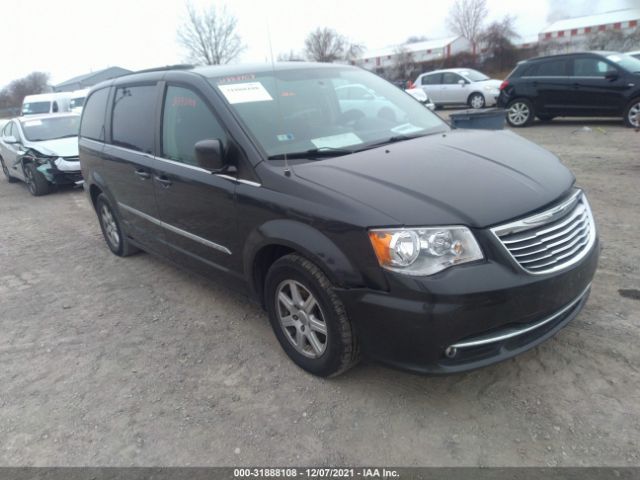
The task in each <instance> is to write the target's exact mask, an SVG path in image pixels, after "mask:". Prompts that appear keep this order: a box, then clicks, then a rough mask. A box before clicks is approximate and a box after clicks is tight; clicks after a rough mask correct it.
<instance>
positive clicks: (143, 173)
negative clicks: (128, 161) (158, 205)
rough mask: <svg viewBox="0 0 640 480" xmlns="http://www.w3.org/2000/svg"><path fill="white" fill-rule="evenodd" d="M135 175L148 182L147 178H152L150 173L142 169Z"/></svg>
mask: <svg viewBox="0 0 640 480" xmlns="http://www.w3.org/2000/svg"><path fill="white" fill-rule="evenodd" d="M133 173H135V174H136V175H137V176H138V177H140V178H141V179H143V180H146V179H147V178H149V177H151V175H150V174H149V172H147V171H146V170H142V169H139V170H136V171H135V172H133Z"/></svg>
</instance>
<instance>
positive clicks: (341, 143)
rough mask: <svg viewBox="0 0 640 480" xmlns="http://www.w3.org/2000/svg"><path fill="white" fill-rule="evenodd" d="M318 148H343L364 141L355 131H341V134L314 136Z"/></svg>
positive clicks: (313, 141)
mask: <svg viewBox="0 0 640 480" xmlns="http://www.w3.org/2000/svg"><path fill="white" fill-rule="evenodd" d="M311 143H313V144H314V145H315V146H316V148H342V147H347V146H349V145H358V144H360V143H362V140H360V137H358V136H357V135H356V134H355V133H341V134H340V135H331V136H329V137H319V138H312V139H311Z"/></svg>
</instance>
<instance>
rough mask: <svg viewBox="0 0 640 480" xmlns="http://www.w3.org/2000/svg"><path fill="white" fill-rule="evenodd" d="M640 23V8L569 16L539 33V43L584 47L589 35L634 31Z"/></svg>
mask: <svg viewBox="0 0 640 480" xmlns="http://www.w3.org/2000/svg"><path fill="white" fill-rule="evenodd" d="M639 24H640V8H629V9H625V10H616V11H613V12H606V13H600V14H597V15H588V16H585V17H575V18H567V19H565V20H558V21H557V22H554V23H552V24H551V25H549V26H548V27H547V28H545V29H544V30H542V31H541V32H540V33H539V34H538V41H539V44H540V45H541V46H542V45H544V44H545V43H550V42H554V43H556V44H558V45H560V46H564V47H566V48H568V49H573V48H582V47H583V46H584V44H585V43H586V40H587V38H588V36H589V35H592V34H595V33H597V32H603V31H606V30H621V31H623V32H625V31H632V30H634V29H636V28H638V25H639Z"/></svg>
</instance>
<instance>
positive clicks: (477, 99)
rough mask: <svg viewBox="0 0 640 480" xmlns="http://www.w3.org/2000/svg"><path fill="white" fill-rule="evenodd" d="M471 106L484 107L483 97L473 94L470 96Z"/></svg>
mask: <svg viewBox="0 0 640 480" xmlns="http://www.w3.org/2000/svg"><path fill="white" fill-rule="evenodd" d="M471 107H472V108H476V109H477V108H482V107H484V98H483V97H482V95H474V96H472V97H471Z"/></svg>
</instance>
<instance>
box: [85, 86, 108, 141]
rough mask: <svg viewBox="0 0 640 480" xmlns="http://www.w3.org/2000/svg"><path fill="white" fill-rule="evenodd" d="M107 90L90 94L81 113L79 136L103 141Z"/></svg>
mask: <svg viewBox="0 0 640 480" xmlns="http://www.w3.org/2000/svg"><path fill="white" fill-rule="evenodd" d="M108 97H109V89H108V88H103V89H102V90H97V91H95V92H93V93H92V94H91V96H90V97H89V98H88V99H87V101H86V104H85V106H84V109H83V111H82V124H81V125H80V136H81V137H85V138H90V139H92V140H98V141H100V142H103V141H104V115H105V112H106V110H107V98H108Z"/></svg>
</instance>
